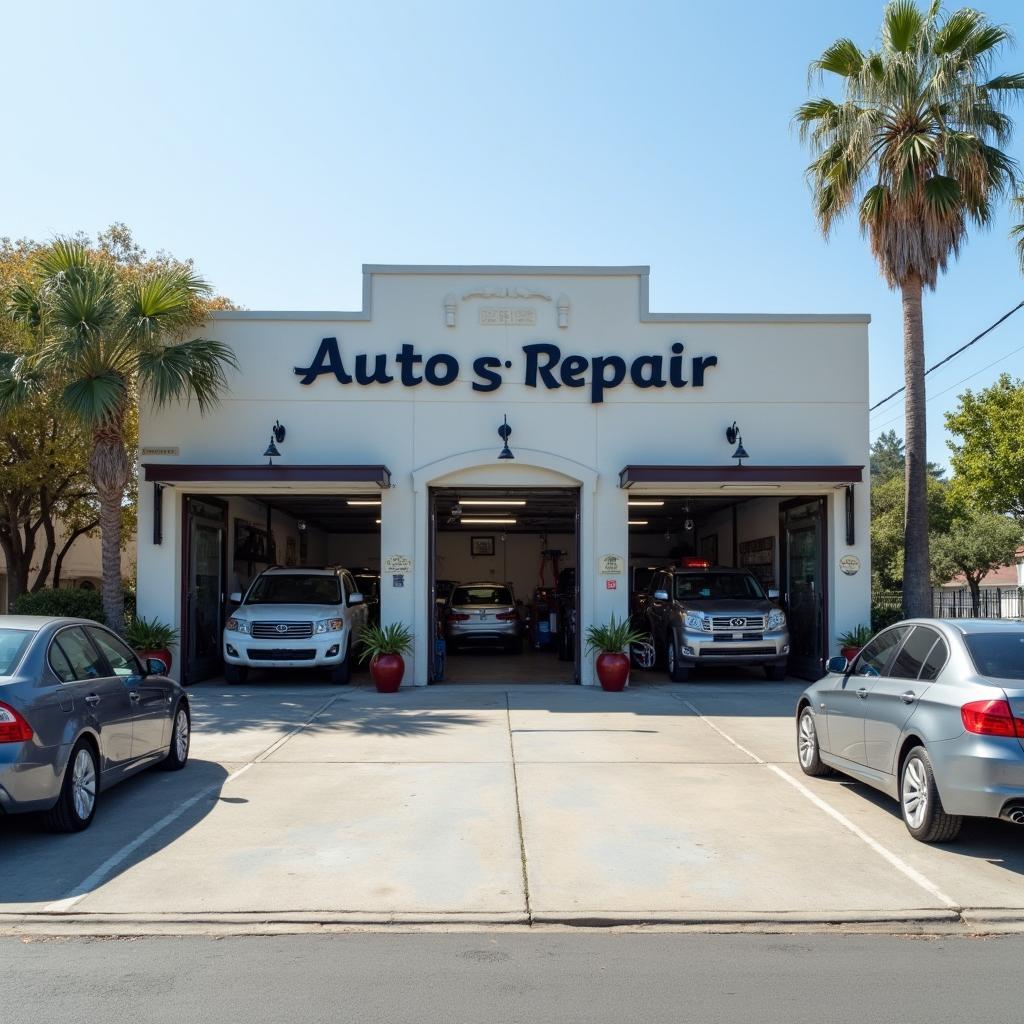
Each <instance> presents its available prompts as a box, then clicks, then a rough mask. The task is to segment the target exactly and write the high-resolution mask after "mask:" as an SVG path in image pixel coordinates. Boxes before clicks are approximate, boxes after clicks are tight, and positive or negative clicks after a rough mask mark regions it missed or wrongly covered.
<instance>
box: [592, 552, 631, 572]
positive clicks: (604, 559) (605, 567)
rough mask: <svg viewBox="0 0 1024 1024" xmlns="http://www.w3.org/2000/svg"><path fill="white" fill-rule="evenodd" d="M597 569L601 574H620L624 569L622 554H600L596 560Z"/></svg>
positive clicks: (624, 561)
mask: <svg viewBox="0 0 1024 1024" xmlns="http://www.w3.org/2000/svg"><path fill="white" fill-rule="evenodd" d="M597 571H598V572H599V573H600V574H601V575H602V576H621V575H622V574H623V573H624V572H625V571H626V560H625V559H624V558H623V557H622V555H602V556H601V557H600V558H599V559H598V560H597Z"/></svg>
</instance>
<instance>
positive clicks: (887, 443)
mask: <svg viewBox="0 0 1024 1024" xmlns="http://www.w3.org/2000/svg"><path fill="white" fill-rule="evenodd" d="M905 447H906V446H905V445H904V444H903V438H902V437H900V436H899V435H898V434H897V433H896V431H895V430H883V431H882V433H881V434H879V435H878V437H876V438H875V440H874V441H873V442H872V444H871V482H872V484H874V483H876V482H880V481H882V480H888V479H890V478H891V477H894V476H898V477H901V478H902V477H905V476H906V464H907V459H906V454H905ZM928 475H929V476H930V477H934V479H936V480H941V479H942V478H943V477H944V476H945V475H946V471H945V470H944V469H943V468H942V467H941V466H940V465H938V463H935V462H929V463H928Z"/></svg>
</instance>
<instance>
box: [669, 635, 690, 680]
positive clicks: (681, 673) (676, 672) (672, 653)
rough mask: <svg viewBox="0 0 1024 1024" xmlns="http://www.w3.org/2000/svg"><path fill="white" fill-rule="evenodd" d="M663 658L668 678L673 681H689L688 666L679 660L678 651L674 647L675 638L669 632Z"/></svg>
mask: <svg viewBox="0 0 1024 1024" xmlns="http://www.w3.org/2000/svg"><path fill="white" fill-rule="evenodd" d="M665 658H666V660H667V668H668V675H669V678H670V679H671V680H672V682H673V683H688V682H689V681H690V666H689V665H683V664H682V663H681V662H680V661H679V651H678V649H677V648H676V638H675V637H674V636H672V635H671V634H669V637H668V640H667V641H666V642H665Z"/></svg>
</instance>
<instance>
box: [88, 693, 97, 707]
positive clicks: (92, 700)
mask: <svg viewBox="0 0 1024 1024" xmlns="http://www.w3.org/2000/svg"><path fill="white" fill-rule="evenodd" d="M99 702H100V695H99V694H98V693H90V694H89V696H88V697H86V698H85V703H86V704H88V705H89V707H91V708H94V707H96V705H97V704H99Z"/></svg>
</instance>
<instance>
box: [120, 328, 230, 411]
mask: <svg viewBox="0 0 1024 1024" xmlns="http://www.w3.org/2000/svg"><path fill="white" fill-rule="evenodd" d="M227 367H232V368H233V369H238V360H237V359H236V358H235V353H234V352H233V351H232V349H231V348H230V347H229V346H228V345H225V344H224V343H223V342H221V341H212V340H209V339H206V338H195V339H193V340H192V341H183V342H179V343H177V344H173V345H161V346H155V347H152V348H148V349H143V350H141V351H140V352H139V355H138V374H139V383H140V385H141V387H142V390H143V391H144V392H145V393H146V395H147V397H149V398H150V399H151V400H152V401H153V402H154V404H155V405H157V406H158V407H160V406H164V405H167V404H169V403H171V402H180V401H185V402H192V401H193V400H194V401H195V402H196V404H197V405H198V406H199V410H200V412H206V411H207V409H210V408H211V407H212V406H214V405H216V403H217V402H218V401H219V399H220V397H221V395H223V394H224V392H225V391H226V390H227V387H228V382H227V375H226V368H227Z"/></svg>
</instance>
